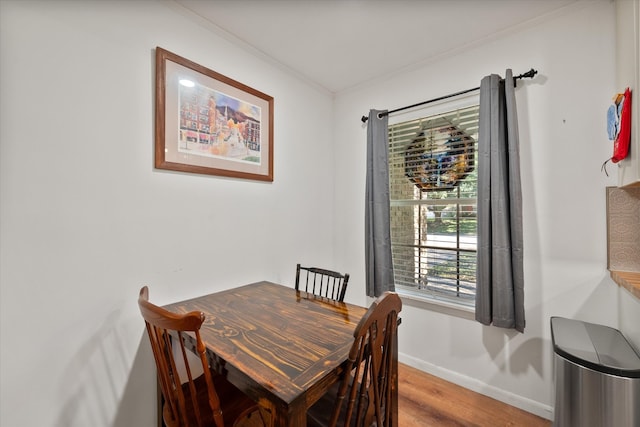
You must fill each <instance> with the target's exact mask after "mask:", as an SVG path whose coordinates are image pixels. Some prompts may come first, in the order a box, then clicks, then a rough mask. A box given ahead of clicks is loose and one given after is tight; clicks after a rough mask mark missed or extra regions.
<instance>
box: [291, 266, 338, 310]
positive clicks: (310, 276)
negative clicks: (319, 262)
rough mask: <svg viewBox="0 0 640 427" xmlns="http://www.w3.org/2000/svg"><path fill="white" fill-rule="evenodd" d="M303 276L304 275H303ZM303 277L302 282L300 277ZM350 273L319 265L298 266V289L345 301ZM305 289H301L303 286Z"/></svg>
mask: <svg viewBox="0 0 640 427" xmlns="http://www.w3.org/2000/svg"><path fill="white" fill-rule="evenodd" d="M301 276H302V277H301ZM301 278H302V282H300V279H301ZM348 283H349V274H340V273H338V272H337V271H331V270H325V269H323V268H317V267H302V266H301V265H300V264H298V265H297V266H296V291H298V290H303V291H305V292H309V293H312V294H314V295H319V296H323V297H325V298H330V299H333V300H336V301H340V302H342V301H344V295H345V293H346V292H347V284H348ZM302 287H303V288H304V289H301V288H302Z"/></svg>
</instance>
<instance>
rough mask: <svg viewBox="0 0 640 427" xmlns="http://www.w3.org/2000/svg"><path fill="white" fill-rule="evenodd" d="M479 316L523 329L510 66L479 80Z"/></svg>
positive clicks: (490, 322) (518, 193)
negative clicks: (499, 72) (502, 72)
mask: <svg viewBox="0 0 640 427" xmlns="http://www.w3.org/2000/svg"><path fill="white" fill-rule="evenodd" d="M479 126H480V128H479V135H478V152H479V160H478V265H477V280H476V320H477V321H479V322H480V323H483V324H485V325H494V326H499V327H502V328H513V329H516V330H517V331H520V332H524V326H525V319H524V288H523V282H524V274H523V267H522V249H523V248H522V193H521V184H520V154H519V143H518V123H517V117H516V104H515V84H514V80H513V75H512V73H511V70H507V72H506V76H505V78H504V80H501V79H500V76H498V75H495V74H492V75H490V76H487V77H485V78H483V79H482V82H481V84H480V122H479Z"/></svg>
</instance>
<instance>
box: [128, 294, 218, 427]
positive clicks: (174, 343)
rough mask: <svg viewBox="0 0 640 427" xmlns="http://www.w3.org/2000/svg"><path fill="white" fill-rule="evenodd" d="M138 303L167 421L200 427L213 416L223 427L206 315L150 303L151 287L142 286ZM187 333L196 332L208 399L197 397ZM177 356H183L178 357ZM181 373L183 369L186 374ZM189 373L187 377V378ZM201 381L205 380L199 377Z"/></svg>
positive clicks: (216, 422) (197, 349) (196, 349)
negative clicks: (204, 331)
mask: <svg viewBox="0 0 640 427" xmlns="http://www.w3.org/2000/svg"><path fill="white" fill-rule="evenodd" d="M138 306H139V307H140V313H142V317H143V318H144V320H145V323H146V326H147V332H148V334H149V341H150V342H151V348H152V350H153V357H154V358H155V361H156V367H157V369H158V380H159V382H160V386H161V388H162V395H163V396H164V399H165V407H164V417H165V422H166V423H167V424H169V425H175V426H185V427H187V426H189V427H191V426H192V425H194V423H196V424H197V426H199V427H200V426H205V425H207V423H209V425H210V422H211V421H210V420H211V418H212V417H213V420H214V421H215V424H216V426H217V427H223V426H224V422H223V418H222V411H221V409H220V399H219V397H218V395H217V393H216V390H215V388H214V384H213V380H212V377H211V372H210V370H209V364H208V362H207V357H206V355H205V345H204V343H203V342H202V339H201V338H200V326H201V325H202V323H203V322H204V314H203V313H201V312H199V311H192V312H190V313H187V314H177V313H172V312H170V311H167V310H165V309H163V308H161V307H158V306H156V305H154V304H152V303H150V302H149V289H148V288H147V287H146V286H144V287H143V288H142V289H140V295H139V297H138ZM185 332H192V333H193V334H195V338H196V348H195V351H196V353H197V354H198V355H199V358H200V361H201V362H202V369H203V371H204V374H203V377H204V380H205V383H206V387H207V391H208V401H207V402H202V401H200V402H199V401H198V399H197V397H198V393H197V389H198V388H200V387H201V386H197V385H196V378H194V375H193V373H192V369H191V368H190V366H189V360H188V352H189V351H190V350H188V349H187V347H186V346H185ZM187 345H188V344H187ZM176 347H177V348H176ZM176 357H178V358H179V359H178V360H176ZM180 372H183V373H182V377H181V376H180ZM185 373H186V378H184V376H185ZM198 381H202V379H201V378H198ZM167 416H168V417H169V419H168V420H167ZM207 420H208V421H207Z"/></svg>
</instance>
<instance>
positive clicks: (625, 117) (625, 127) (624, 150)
mask: <svg viewBox="0 0 640 427" xmlns="http://www.w3.org/2000/svg"><path fill="white" fill-rule="evenodd" d="M630 140H631V90H629V88H627V89H626V90H625V91H624V100H623V101H622V113H621V114H620V132H619V133H618V135H617V136H616V139H615V141H613V156H612V157H611V161H612V162H613V163H618V162H619V161H620V160H622V159H624V158H625V157H627V154H629V142H630Z"/></svg>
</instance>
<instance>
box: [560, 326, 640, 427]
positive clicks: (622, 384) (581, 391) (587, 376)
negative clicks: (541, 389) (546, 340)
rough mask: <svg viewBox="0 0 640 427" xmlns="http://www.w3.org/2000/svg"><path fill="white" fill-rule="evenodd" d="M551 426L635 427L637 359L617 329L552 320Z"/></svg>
mask: <svg viewBox="0 0 640 427" xmlns="http://www.w3.org/2000/svg"><path fill="white" fill-rule="evenodd" d="M551 337H552V341H553V350H554V357H553V358H554V369H555V377H554V380H555V408H554V413H555V415H554V423H553V425H554V426H555V427H640V356H638V354H637V353H636V352H635V350H634V349H633V347H632V346H631V345H630V344H629V342H628V341H627V340H626V339H625V338H624V336H623V335H622V334H621V333H620V331H618V330H617V329H614V328H610V327H607V326H603V325H596V324H593V323H586V322H581V321H579V320H572V319H565V318H562V317H552V318H551Z"/></svg>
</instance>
